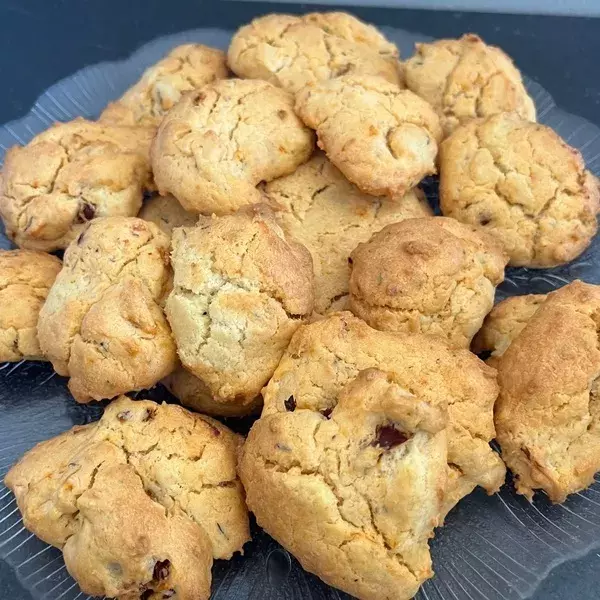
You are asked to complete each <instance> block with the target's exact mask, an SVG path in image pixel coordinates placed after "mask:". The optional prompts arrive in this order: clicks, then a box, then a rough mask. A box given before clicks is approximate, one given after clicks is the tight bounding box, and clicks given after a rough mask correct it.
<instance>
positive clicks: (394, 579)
mask: <svg viewBox="0 0 600 600" xmlns="http://www.w3.org/2000/svg"><path fill="white" fill-rule="evenodd" d="M331 400H332V401H333V402H335V406H333V408H332V409H331V410H330V411H328V412H327V413H322V412H319V410H318V409H317V407H308V406H306V407H302V405H297V406H294V404H293V402H292V400H288V402H287V405H286V411H284V412H275V413H270V414H268V415H267V416H265V417H263V418H261V419H259V420H258V421H257V422H256V423H255V424H254V426H253V427H252V429H251V431H250V434H249V436H248V440H247V442H246V444H245V445H244V447H243V449H242V453H241V459H240V477H241V479H242V482H243V484H244V487H245V489H246V493H247V499H248V507H249V508H250V510H252V512H254V514H255V515H256V518H257V521H258V523H259V525H261V527H263V528H264V529H265V530H266V531H267V532H268V533H269V534H270V535H272V536H273V537H274V538H275V539H276V540H277V541H278V542H280V543H281V544H282V545H283V546H284V547H285V548H286V549H287V550H289V551H290V552H291V553H292V554H293V555H294V556H295V557H296V558H297V559H298V560H299V561H300V563H301V564H302V566H303V567H304V568H305V569H306V570H307V571H310V572H313V573H315V574H317V575H318V576H319V577H320V578H321V579H323V580H324V581H325V582H326V583H328V584H330V585H333V586H335V587H338V588H340V589H342V590H344V591H345V592H348V593H350V594H352V595H353V596H356V597H358V598H362V599H373V600H375V599H381V598H395V599H398V600H401V599H404V600H408V599H409V598H412V597H413V596H414V595H415V594H416V592H417V590H418V589H419V587H420V585H421V584H422V583H423V582H424V581H425V580H426V579H427V578H429V577H431V576H432V575H433V571H432V569H431V557H430V555H429V547H428V539H429V538H430V537H433V528H434V527H435V526H436V525H438V524H439V523H440V521H441V515H440V513H441V510H442V499H443V497H444V492H445V489H446V477H447V471H448V469H447V434H446V425H447V419H448V417H447V406H446V404H445V401H444V400H441V402H440V401H437V400H436V403H435V404H432V402H431V398H428V397H426V396H421V395H420V394H419V393H418V392H417V393H413V392H412V391H409V390H408V389H406V388H405V387H404V382H403V381H402V378H400V377H396V374H395V373H385V372H383V371H379V370H377V369H367V370H364V371H361V372H359V373H357V374H355V375H354V376H351V377H350V378H349V379H348V383H347V384H346V385H343V386H340V387H338V388H337V389H336V395H335V397H334V398H331Z"/></svg>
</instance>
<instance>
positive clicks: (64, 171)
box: [0, 119, 153, 252]
mask: <svg viewBox="0 0 600 600" xmlns="http://www.w3.org/2000/svg"><path fill="white" fill-rule="evenodd" d="M152 135H153V130H152V129H149V128H143V127H114V126H110V125H104V124H101V123H93V122H91V121H85V120H84V119H76V120H75V121H71V122H69V123H59V124H57V125H54V126H53V127H51V128H50V129H48V130H47V131H44V132H43V133H41V134H39V135H37V136H36V137H35V138H33V140H31V142H29V144H27V145H26V146H22V147H21V146H15V147H13V148H10V149H9V150H8V152H7V153H6V156H5V159H4V166H3V168H2V178H1V179H0V216H2V220H3V221H4V225H5V227H6V235H7V236H8V237H9V238H10V239H11V240H12V241H13V242H14V243H15V244H17V245H18V246H21V247H22V248H28V249H31V250H44V251H46V252H51V251H53V250H57V249H61V248H66V247H67V246H68V245H69V243H70V242H71V240H73V239H75V238H76V237H77V236H78V235H79V233H80V231H81V230H82V229H83V228H84V227H85V223H86V222H87V221H90V220H92V219H94V218H96V217H108V216H124V217H127V216H131V217H133V216H135V215H136V214H137V213H138V211H139V209H140V207H141V205H142V196H143V192H144V190H145V188H147V187H149V186H151V181H150V180H151V173H150V162H149V158H148V156H149V148H150V143H151V141H152Z"/></svg>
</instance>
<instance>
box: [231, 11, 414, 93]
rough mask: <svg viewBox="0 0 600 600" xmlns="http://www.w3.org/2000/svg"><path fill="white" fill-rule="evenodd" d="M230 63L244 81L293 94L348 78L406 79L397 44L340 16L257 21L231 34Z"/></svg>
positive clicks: (271, 17) (268, 17) (267, 17)
mask: <svg viewBox="0 0 600 600" xmlns="http://www.w3.org/2000/svg"><path fill="white" fill-rule="evenodd" d="M227 60H228V63H229V66H230V68H231V70H232V71H234V72H235V73H236V74H237V75H239V76H240V77H247V78H252V79H264V80H265V81H269V82H270V83H272V84H273V85H277V86H280V87H282V88H284V89H286V90H288V91H290V92H292V93H296V92H298V91H300V90H301V89H302V88H303V87H304V86H305V85H309V84H315V83H319V82H320V81H327V80H329V79H333V78H335V77H338V76H340V75H344V74H357V75H358V74H365V75H378V76H380V77H383V78H384V79H386V80H387V81H389V82H391V83H395V84H400V83H401V80H402V78H401V73H400V63H399V62H398V49H397V48H396V46H394V44H392V43H390V42H388V41H387V40H386V39H385V37H384V36H383V35H382V34H381V33H379V31H377V29H375V28H374V27H372V26H370V25H367V24H366V23H363V22H362V21H359V20H358V19H357V18H355V17H353V16H352V15H349V14H346V13H341V12H328V13H311V14H307V15H304V16H293V15H281V14H270V15H265V16H262V17H259V18H258V19H254V20H253V21H252V22H251V23H250V24H248V25H245V26H244V27H242V28H241V29H239V30H238V31H237V33H236V34H235V35H234V36H233V39H232V40H231V45H230V46H229V51H228V54H227Z"/></svg>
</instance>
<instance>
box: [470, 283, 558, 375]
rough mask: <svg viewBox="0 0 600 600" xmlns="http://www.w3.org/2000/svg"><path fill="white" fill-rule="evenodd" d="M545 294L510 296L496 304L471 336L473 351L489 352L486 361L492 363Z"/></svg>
mask: <svg viewBox="0 0 600 600" xmlns="http://www.w3.org/2000/svg"><path fill="white" fill-rule="evenodd" d="M546 298H547V296H546V294H527V295H526V296H510V297H509V298H506V299H505V300H502V302H499V303H498V304H496V306H494V308H493V309H492V311H491V312H490V314H489V315H488V316H487V317H486V318H485V321H484V322H483V327H482V328H481V329H480V330H479V332H478V333H477V335H476V336H475V337H474V338H473V344H472V346H471V349H472V350H473V352H475V353H476V354H483V353H489V354H490V357H489V359H488V361H487V362H488V364H491V365H492V366H493V364H494V361H495V360H496V359H498V358H499V357H500V356H502V355H503V354H504V352H506V349H507V348H508V347H509V346H510V344H511V343H512V341H513V340H514V339H515V338H516V337H517V336H518V335H519V334H520V333H521V331H523V328H524V327H525V325H527V323H528V322H529V319H531V317H533V315H534V314H535V313H536V312H537V309H538V308H539V307H540V306H541V305H542V304H543V303H544V302H545V301H546Z"/></svg>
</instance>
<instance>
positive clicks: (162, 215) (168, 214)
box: [138, 194, 198, 236]
mask: <svg viewBox="0 0 600 600" xmlns="http://www.w3.org/2000/svg"><path fill="white" fill-rule="evenodd" d="M138 217H139V218H140V219H144V221H150V222H151V223H154V224H155V225H156V226H157V227H158V228H159V229H160V230H162V232H163V233H166V234H167V235H168V236H171V234H172V233H173V229H175V227H192V226H193V225H195V224H196V221H197V220H198V215H197V214H195V213H191V212H188V211H187V210H185V208H183V206H181V204H179V202H178V201H177V198H175V197H174V196H171V195H170V194H169V195H168V196H160V195H159V194H154V195H153V196H152V197H151V198H148V200H146V201H145V202H144V206H142V210H140V212H139V214H138Z"/></svg>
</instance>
